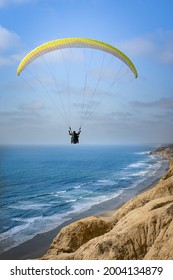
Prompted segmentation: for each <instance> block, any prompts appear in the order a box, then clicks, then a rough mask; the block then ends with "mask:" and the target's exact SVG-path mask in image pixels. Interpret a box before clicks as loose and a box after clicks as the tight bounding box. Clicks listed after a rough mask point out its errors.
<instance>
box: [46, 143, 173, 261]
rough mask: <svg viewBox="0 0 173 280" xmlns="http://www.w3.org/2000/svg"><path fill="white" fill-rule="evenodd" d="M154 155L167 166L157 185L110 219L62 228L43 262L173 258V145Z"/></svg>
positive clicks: (105, 218)
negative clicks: (166, 160)
mask: <svg viewBox="0 0 173 280" xmlns="http://www.w3.org/2000/svg"><path fill="white" fill-rule="evenodd" d="M155 153H157V154H159V155H162V156H164V157H167V158H169V160H170V167H169V170H168V171H167V172H166V174H165V176H164V177H162V178H161V179H160V181H159V182H158V184H157V185H156V186H155V187H153V188H151V189H149V190H147V191H145V192H144V193H141V194H139V195H138V196H136V197H134V198H133V199H131V200H130V201H128V202H127V203H125V204H124V205H123V206H122V207H121V208H120V209H118V210H117V211H115V213H114V215H112V216H111V217H99V216H97V217H95V216H92V217H88V218H84V219H81V220H79V221H77V222H75V223H72V224H70V225H68V226H66V227H64V228H63V229H62V230H61V231H60V232H59V234H58V235H57V237H56V238H55V239H54V241H53V243H52V245H51V247H50V249H49V251H48V252H47V254H45V255H44V256H43V257H42V259H70V260H74V259H80V260H81V259H85V260H88V259H96V260H97V259H100V260H101V259H106V260H112V259H117V260H136V259H138V260H139V259H173V160H172V155H173V146H169V147H165V148H162V150H160V151H158V150H157V151H155Z"/></svg>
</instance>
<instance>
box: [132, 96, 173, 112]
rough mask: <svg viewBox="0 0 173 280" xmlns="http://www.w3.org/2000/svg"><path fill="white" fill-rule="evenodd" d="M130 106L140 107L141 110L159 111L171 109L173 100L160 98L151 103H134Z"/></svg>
mask: <svg viewBox="0 0 173 280" xmlns="http://www.w3.org/2000/svg"><path fill="white" fill-rule="evenodd" d="M131 104H132V105H134V106H136V107H142V108H147V109H148V108H160V109H170V110H172V109H173V98H172V97H168V98H166V97H165V98H161V99H158V100H155V101H152V102H142V101H134V102H132V103H131Z"/></svg>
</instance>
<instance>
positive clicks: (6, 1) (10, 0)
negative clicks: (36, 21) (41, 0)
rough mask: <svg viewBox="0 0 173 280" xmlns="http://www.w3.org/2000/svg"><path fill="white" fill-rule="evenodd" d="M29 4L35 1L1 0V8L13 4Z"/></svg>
mask: <svg viewBox="0 0 173 280" xmlns="http://www.w3.org/2000/svg"><path fill="white" fill-rule="evenodd" d="M35 1H36V0H35ZM29 2H31V3H33V2H34V0H0V8H3V7H5V6H8V5H11V4H16V5H20V4H27V3H29Z"/></svg>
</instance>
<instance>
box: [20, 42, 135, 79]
mask: <svg viewBox="0 0 173 280" xmlns="http://www.w3.org/2000/svg"><path fill="white" fill-rule="evenodd" d="M64 48H93V49H97V50H101V51H103V52H107V53H109V54H111V55H113V56H115V57H117V58H118V59H120V60H121V61H123V62H124V63H125V64H127V66H128V67H129V68H130V69H131V71H132V72H133V74H134V76H135V78H137V77H138V73H137V70H136V68H135V66H134V64H133V63H132V61H131V60H130V59H129V58H128V57H127V56H126V55H125V54H124V53H122V52H121V51H120V50H119V49H117V48H115V47H114V46H112V45H109V44H107V43H104V42H101V41H98V40H93V39H88V38H64V39H58V40H53V41H50V42H47V43H45V44H42V45H40V46H38V47H37V48H35V49H34V50H32V51H31V52H30V53H28V54H27V55H26V56H25V57H24V58H23V60H22V61H21V63H20V64H19V66H18V68H17V75H18V76H19V75H20V73H21V72H22V71H23V70H24V69H25V67H26V66H27V65H28V64H30V63H31V62H32V61H33V60H34V59H36V58H37V57H39V56H41V55H43V54H45V53H48V52H51V51H54V50H58V49H64Z"/></svg>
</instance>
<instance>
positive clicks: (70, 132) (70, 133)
mask: <svg viewBox="0 0 173 280" xmlns="http://www.w3.org/2000/svg"><path fill="white" fill-rule="evenodd" d="M68 133H69V135H72V130H71V127H70V126H69V130H68Z"/></svg>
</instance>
